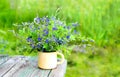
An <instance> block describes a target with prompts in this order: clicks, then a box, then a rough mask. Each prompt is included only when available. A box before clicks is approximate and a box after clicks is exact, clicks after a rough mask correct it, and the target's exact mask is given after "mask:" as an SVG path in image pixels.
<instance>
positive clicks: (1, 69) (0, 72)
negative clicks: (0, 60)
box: [0, 57, 20, 77]
mask: <svg viewBox="0 0 120 77" xmlns="http://www.w3.org/2000/svg"><path fill="white" fill-rule="evenodd" d="M19 61H20V58H19V57H12V58H10V59H9V60H8V61H6V62H5V63H4V64H2V65H0V77H2V76H4V75H5V74H6V73H7V72H8V71H9V70H10V69H11V68H12V67H13V66H14V65H15V64H16V63H17V62H19Z"/></svg>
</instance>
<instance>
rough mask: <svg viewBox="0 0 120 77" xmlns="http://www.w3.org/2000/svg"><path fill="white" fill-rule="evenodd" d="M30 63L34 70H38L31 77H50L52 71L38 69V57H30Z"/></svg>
mask: <svg viewBox="0 0 120 77" xmlns="http://www.w3.org/2000/svg"><path fill="white" fill-rule="evenodd" d="M29 62H30V64H32V66H33V67H34V68H36V70H35V71H34V72H33V73H32V74H31V75H30V76H29V77H48V74H49V73H50V70H43V69H40V68H38V64H37V63H38V57H30V59H29Z"/></svg>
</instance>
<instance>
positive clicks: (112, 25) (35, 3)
mask: <svg viewBox="0 0 120 77" xmlns="http://www.w3.org/2000/svg"><path fill="white" fill-rule="evenodd" d="M58 8H59V9H58ZM57 9H58V12H57V13H56V10H57ZM37 15H39V16H40V17H43V16H54V15H56V16H57V17H59V18H60V19H62V20H65V21H67V22H68V23H69V22H76V21H77V22H78V23H80V28H79V30H80V32H81V35H84V36H85V37H90V38H92V39H94V40H95V49H94V53H93V52H92V53H91V52H89V51H88V52H89V53H87V54H83V53H72V54H71V55H70V56H69V57H68V67H67V73H66V77H120V65H119V64H120V61H119V59H120V0H89V1H88V0H0V53H1V54H5V53H7V54H13V55H14V54H19V53H20V52H18V51H15V50H16V47H17V45H16V43H17V42H18V41H17V40H16V39H15V37H14V35H13V34H12V31H8V30H12V29H13V23H16V22H17V23H20V22H24V21H33V18H34V17H36V16H37ZM25 54H26V55H28V54H29V53H27V52H25Z"/></svg>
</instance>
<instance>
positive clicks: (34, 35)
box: [15, 17, 79, 52]
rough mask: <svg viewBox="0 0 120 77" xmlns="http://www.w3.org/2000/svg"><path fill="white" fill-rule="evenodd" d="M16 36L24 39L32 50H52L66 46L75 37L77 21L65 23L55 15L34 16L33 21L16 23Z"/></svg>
mask: <svg viewBox="0 0 120 77" xmlns="http://www.w3.org/2000/svg"><path fill="white" fill-rule="evenodd" d="M15 26H17V30H16V31H17V36H18V37H19V38H20V40H24V41H25V42H26V44H28V45H29V46H30V48H31V49H32V50H38V51H43V52H54V51H57V50H61V49H62V48H63V47H67V45H68V42H69V41H71V40H74V39H75V36H76V35H78V34H79V33H78V32H77V31H76V28H77V26H78V23H69V24H66V22H64V21H60V20H59V19H56V17H42V18H39V17H36V18H34V21H33V22H23V23H22V24H16V25H15Z"/></svg>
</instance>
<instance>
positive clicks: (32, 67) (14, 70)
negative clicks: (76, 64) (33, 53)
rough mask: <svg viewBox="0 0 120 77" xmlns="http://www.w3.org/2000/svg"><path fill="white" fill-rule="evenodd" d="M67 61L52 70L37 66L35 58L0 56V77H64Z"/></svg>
mask: <svg viewBox="0 0 120 77" xmlns="http://www.w3.org/2000/svg"><path fill="white" fill-rule="evenodd" d="M66 66H67V61H66V60H65V61H64V63H63V64H61V65H58V66H57V68H55V69H52V70H43V69H40V68H38V66H37V57H30V56H27V57H25V56H14V57H9V56H7V55H0V77H64V74H65V71H66Z"/></svg>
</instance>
